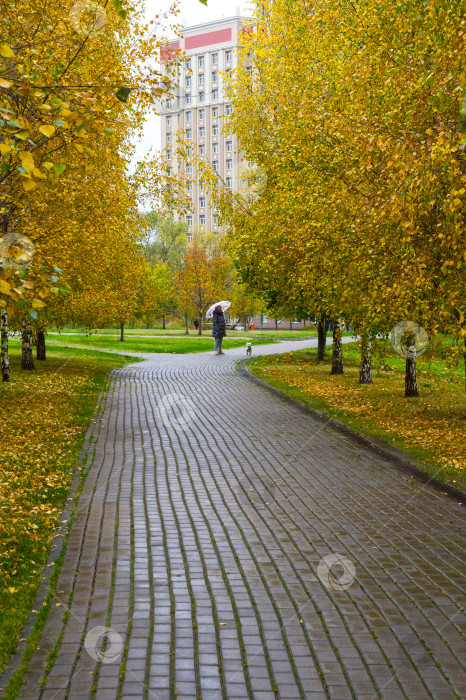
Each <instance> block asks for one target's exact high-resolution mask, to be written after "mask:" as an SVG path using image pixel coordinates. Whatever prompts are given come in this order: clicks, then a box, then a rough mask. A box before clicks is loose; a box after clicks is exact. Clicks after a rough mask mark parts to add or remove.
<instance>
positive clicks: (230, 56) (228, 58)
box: [225, 51, 233, 61]
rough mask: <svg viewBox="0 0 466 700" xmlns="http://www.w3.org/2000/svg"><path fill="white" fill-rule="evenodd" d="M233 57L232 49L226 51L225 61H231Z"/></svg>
mask: <svg viewBox="0 0 466 700" xmlns="http://www.w3.org/2000/svg"><path fill="white" fill-rule="evenodd" d="M232 58H233V52H232V51H225V61H231V59H232Z"/></svg>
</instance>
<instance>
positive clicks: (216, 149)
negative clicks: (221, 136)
mask: <svg viewBox="0 0 466 700" xmlns="http://www.w3.org/2000/svg"><path fill="white" fill-rule="evenodd" d="M212 153H218V143H214V144H212Z"/></svg>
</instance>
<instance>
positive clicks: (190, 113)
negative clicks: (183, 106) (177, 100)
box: [186, 112, 193, 122]
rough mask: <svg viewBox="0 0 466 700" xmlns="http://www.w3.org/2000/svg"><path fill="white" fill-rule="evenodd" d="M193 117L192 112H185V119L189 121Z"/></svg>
mask: <svg viewBox="0 0 466 700" xmlns="http://www.w3.org/2000/svg"><path fill="white" fill-rule="evenodd" d="M192 118H193V113H192V112H186V121H187V122H190V121H192Z"/></svg>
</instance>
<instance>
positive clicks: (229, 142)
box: [227, 141, 233, 153]
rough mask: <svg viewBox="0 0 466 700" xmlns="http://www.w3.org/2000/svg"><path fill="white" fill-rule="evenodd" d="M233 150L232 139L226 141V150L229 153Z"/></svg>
mask: <svg viewBox="0 0 466 700" xmlns="http://www.w3.org/2000/svg"><path fill="white" fill-rule="evenodd" d="M232 151H233V141H227V152H228V153H231V152H232Z"/></svg>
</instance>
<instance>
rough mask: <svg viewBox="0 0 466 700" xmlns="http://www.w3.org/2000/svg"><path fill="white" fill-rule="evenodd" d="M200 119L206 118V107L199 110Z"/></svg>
mask: <svg viewBox="0 0 466 700" xmlns="http://www.w3.org/2000/svg"><path fill="white" fill-rule="evenodd" d="M199 119H205V109H200V110H199Z"/></svg>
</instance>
